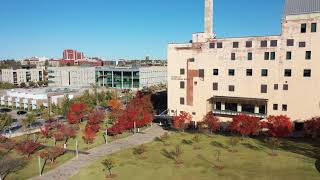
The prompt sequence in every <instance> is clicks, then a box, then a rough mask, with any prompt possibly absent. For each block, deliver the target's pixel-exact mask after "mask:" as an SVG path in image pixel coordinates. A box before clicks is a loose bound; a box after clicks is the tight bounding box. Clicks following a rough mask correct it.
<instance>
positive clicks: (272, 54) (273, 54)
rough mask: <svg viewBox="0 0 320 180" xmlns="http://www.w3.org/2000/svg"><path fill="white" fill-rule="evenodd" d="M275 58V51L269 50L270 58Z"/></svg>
mask: <svg viewBox="0 0 320 180" xmlns="http://www.w3.org/2000/svg"><path fill="white" fill-rule="evenodd" d="M275 59H276V52H271V53H270V60H275Z"/></svg>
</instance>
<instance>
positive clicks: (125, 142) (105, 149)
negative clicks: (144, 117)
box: [31, 124, 166, 180]
mask: <svg viewBox="0 0 320 180" xmlns="http://www.w3.org/2000/svg"><path fill="white" fill-rule="evenodd" d="M165 132H166V131H165V130H163V129H162V128H161V127H159V126H158V125H155V124H154V125H153V126H152V127H150V128H148V129H146V130H145V131H144V132H143V133H138V134H135V135H132V136H129V137H126V138H123V139H119V140H116V141H113V142H111V143H109V144H104V145H100V146H98V147H95V148H93V149H90V150H88V153H89V154H88V155H84V154H81V155H79V157H78V158H76V157H75V158H73V159H71V160H69V161H67V162H66V163H65V164H63V165H61V166H59V167H57V168H55V169H53V170H51V171H49V172H47V173H45V174H43V175H42V176H41V177H40V176H39V177H33V178H31V180H64V179H68V177H70V176H73V175H75V174H77V173H78V172H79V171H80V169H81V168H83V167H86V166H89V165H90V164H91V163H93V162H95V161H97V160H99V159H100V158H102V157H105V156H106V155H107V154H112V153H114V152H117V151H120V150H123V149H128V148H131V147H134V146H137V145H141V144H144V143H148V142H151V141H153V140H154V139H155V138H156V137H159V136H160V135H162V134H164V133H165Z"/></svg>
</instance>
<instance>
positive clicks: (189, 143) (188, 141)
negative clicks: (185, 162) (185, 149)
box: [181, 139, 193, 145]
mask: <svg viewBox="0 0 320 180" xmlns="http://www.w3.org/2000/svg"><path fill="white" fill-rule="evenodd" d="M181 143H182V144H187V145H191V144H192V143H193V142H192V141H191V140H187V139H183V140H182V141H181Z"/></svg>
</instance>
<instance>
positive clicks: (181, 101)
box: [180, 97, 184, 105]
mask: <svg viewBox="0 0 320 180" xmlns="http://www.w3.org/2000/svg"><path fill="white" fill-rule="evenodd" d="M180 104H181V105H184V98H183V97H181V98H180Z"/></svg>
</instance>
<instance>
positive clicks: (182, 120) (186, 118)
mask: <svg viewBox="0 0 320 180" xmlns="http://www.w3.org/2000/svg"><path fill="white" fill-rule="evenodd" d="M191 121H192V116H191V115H190V114H189V113H187V112H181V113H180V114H179V116H174V117H173V127H174V128H176V129H178V130H180V131H184V130H185V129H187V128H188V126H189V124H190V122H191Z"/></svg>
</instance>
